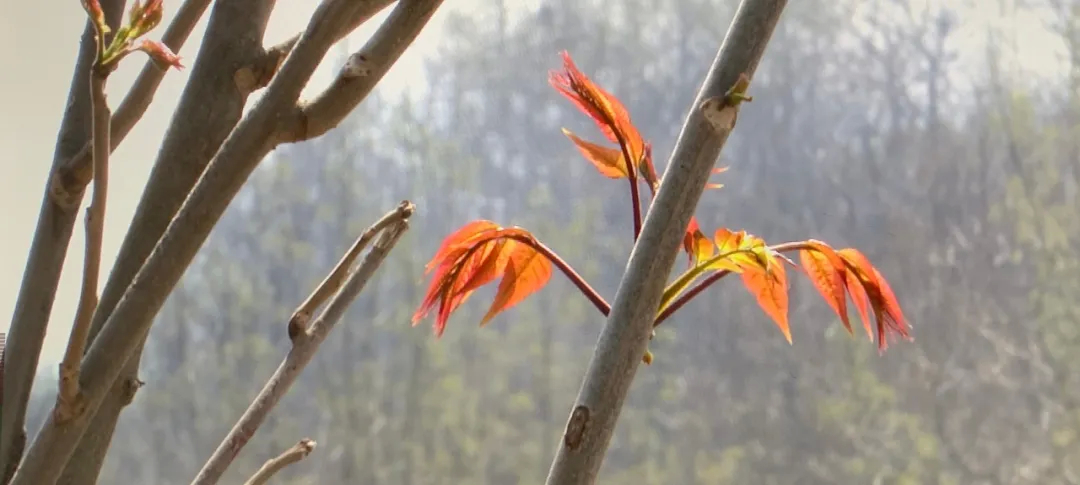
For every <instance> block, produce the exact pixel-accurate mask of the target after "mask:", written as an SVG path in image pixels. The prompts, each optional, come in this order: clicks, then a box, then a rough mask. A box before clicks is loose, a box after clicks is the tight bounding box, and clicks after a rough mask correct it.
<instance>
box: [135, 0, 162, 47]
mask: <svg viewBox="0 0 1080 485" xmlns="http://www.w3.org/2000/svg"><path fill="white" fill-rule="evenodd" d="M161 2H162V0H149V1H147V2H146V3H145V4H143V3H142V2H140V1H139V0H135V1H134V2H132V4H131V10H130V11H129V12H128V16H129V17H130V18H129V19H128V24H129V25H130V26H131V33H130V37H128V39H130V40H134V39H136V38H138V37H139V36H141V35H143V34H145V33H147V32H149V31H150V30H151V29H153V28H154V27H156V26H157V24H159V23H160V22H161V15H162V10H163V9H162V4H161Z"/></svg>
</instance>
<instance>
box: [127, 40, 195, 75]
mask: <svg viewBox="0 0 1080 485" xmlns="http://www.w3.org/2000/svg"><path fill="white" fill-rule="evenodd" d="M135 50H139V51H143V52H145V53H146V55H148V56H150V59H151V60H153V61H154V64H156V65H157V66H158V67H160V68H162V69H168V68H170V67H175V68H176V69H182V68H183V67H184V65H183V64H180V57H179V56H177V55H176V54H173V52H172V50H171V49H169V46H167V45H165V44H162V43H161V42H156V41H152V40H146V39H143V41H142V42H140V43H139V46H138V47H136V48H135Z"/></svg>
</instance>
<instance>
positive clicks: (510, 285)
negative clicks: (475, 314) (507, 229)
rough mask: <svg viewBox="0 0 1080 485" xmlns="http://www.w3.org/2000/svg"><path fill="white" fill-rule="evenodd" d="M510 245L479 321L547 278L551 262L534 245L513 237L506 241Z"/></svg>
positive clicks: (540, 285) (534, 289)
mask: <svg viewBox="0 0 1080 485" xmlns="http://www.w3.org/2000/svg"><path fill="white" fill-rule="evenodd" d="M508 244H512V245H513V247H512V248H510V249H508V251H509V263H508V264H507V266H506V272H505V274H504V276H503V279H502V282H501V283H499V291H498V292H497V293H496V294H495V301H494V302H492V304H491V308H490V309H489V310H488V312H487V314H486V315H484V318H483V320H481V321H480V325H481V326H483V325H486V324H487V323H488V322H489V321H490V320H491V319H492V318H493V317H494V316H495V315H497V314H498V313H499V312H501V311H503V310H506V309H507V308H510V307H512V306H514V305H516V304H518V303H520V302H521V301H522V300H524V299H525V298H526V297H528V296H529V295H531V294H533V293H535V292H537V291H539V290H540V288H543V287H544V285H545V284H547V282H548V280H550V279H551V262H550V261H548V260H547V258H545V257H544V255H542V254H540V253H539V252H537V251H536V249H534V248H532V247H530V246H527V245H525V244H521V243H519V242H517V241H508Z"/></svg>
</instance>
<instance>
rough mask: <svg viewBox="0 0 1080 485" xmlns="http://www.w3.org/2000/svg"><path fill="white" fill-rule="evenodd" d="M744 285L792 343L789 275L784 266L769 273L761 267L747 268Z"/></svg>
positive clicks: (744, 273) (775, 267)
mask: <svg viewBox="0 0 1080 485" xmlns="http://www.w3.org/2000/svg"><path fill="white" fill-rule="evenodd" d="M742 280H743V285H745V286H746V289H747V290H749V291H750V293H751V294H753V295H754V297H755V298H757V302H758V305H760V306H761V308H762V309H763V310H765V314H766V315H768V316H769V317H770V318H772V319H773V321H774V322H776V326H777V327H780V331H781V332H783V334H784V338H786V339H787V341H788V343H789V344H790V343H791V328H790V327H789V326H788V316H787V313H788V294H787V274H786V273H785V269H784V265H782V264H777V265H774V266H773V267H772V268H771V269H770V270H769V271H765V270H764V269H762V268H760V267H753V266H751V267H747V268H746V269H745V271H743V272H742Z"/></svg>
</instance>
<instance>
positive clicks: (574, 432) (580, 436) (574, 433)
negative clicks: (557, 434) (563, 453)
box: [563, 405, 589, 450]
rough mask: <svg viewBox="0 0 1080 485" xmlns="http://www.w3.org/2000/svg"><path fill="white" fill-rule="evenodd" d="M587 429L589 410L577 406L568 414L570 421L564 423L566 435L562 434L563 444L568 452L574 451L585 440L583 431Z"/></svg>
mask: <svg viewBox="0 0 1080 485" xmlns="http://www.w3.org/2000/svg"><path fill="white" fill-rule="evenodd" d="M588 427H589V408H587V407H585V406H583V405H579V406H577V407H575V408H574V411H573V412H572V413H570V419H569V420H568V421H567V422H566V433H564V434H563V443H565V444H566V447H567V448H568V449H570V450H576V449H577V448H578V447H579V446H581V442H582V441H584V439H585V430H586V429H587V428H588Z"/></svg>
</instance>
